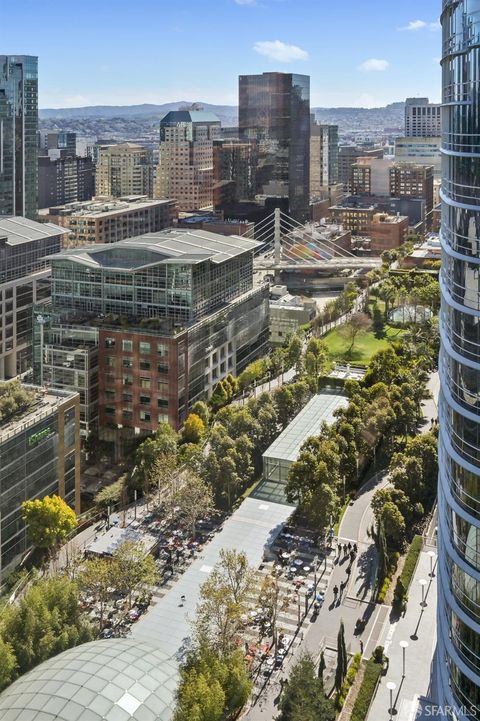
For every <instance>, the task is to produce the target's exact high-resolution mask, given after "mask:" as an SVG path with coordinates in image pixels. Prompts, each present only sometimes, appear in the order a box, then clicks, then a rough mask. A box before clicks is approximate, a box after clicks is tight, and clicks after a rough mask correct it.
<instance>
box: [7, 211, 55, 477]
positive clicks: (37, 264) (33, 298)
mask: <svg viewBox="0 0 480 721" xmlns="http://www.w3.org/2000/svg"><path fill="white" fill-rule="evenodd" d="M65 235H66V231H65V230H64V229H63V228H59V227H58V226H56V225H52V224H51V223H36V222H35V221H34V220H29V219H27V218H0V380H4V379H6V378H13V377H14V376H16V375H18V374H19V373H24V372H25V371H27V370H28V369H29V368H31V365H32V305H33V303H39V302H40V301H42V300H44V299H45V298H49V297H50V267H49V263H48V256H50V255H54V254H55V253H58V252H59V251H60V250H61V248H62V238H63V237H64V236H65ZM0 465H1V463H0Z"/></svg>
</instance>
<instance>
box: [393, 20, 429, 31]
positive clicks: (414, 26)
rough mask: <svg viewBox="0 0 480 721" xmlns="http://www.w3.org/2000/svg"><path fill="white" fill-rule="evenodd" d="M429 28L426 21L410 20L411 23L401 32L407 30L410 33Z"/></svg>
mask: <svg viewBox="0 0 480 721" xmlns="http://www.w3.org/2000/svg"><path fill="white" fill-rule="evenodd" d="M426 27H427V23H426V22H425V20H410V22H409V23H408V24H407V25H405V26H404V27H403V28H398V29H399V30H407V31H409V32H416V31H417V30H423V28H426Z"/></svg>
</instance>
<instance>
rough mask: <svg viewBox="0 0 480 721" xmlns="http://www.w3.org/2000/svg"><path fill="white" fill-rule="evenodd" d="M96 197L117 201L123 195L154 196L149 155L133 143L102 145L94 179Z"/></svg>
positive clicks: (151, 165) (144, 149) (140, 146)
mask: <svg viewBox="0 0 480 721" xmlns="http://www.w3.org/2000/svg"><path fill="white" fill-rule="evenodd" d="M95 193H96V195H104V196H106V197H109V198H119V197H121V196H122V195H147V196H148V197H149V198H151V197H152V195H153V164H152V157H151V153H150V152H149V151H148V150H147V149H146V148H144V147H143V146H142V145H137V144H136V143H118V144H117V145H101V146H100V147H99V148H98V160H97V167H96V177H95Z"/></svg>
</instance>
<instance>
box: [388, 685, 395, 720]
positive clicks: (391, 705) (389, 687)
mask: <svg viewBox="0 0 480 721" xmlns="http://www.w3.org/2000/svg"><path fill="white" fill-rule="evenodd" d="M387 688H388V690H389V691H390V708H389V709H388V713H389V714H390V721H392V719H393V712H394V708H393V692H394V691H395V689H396V688H397V684H396V683H394V681H389V682H388V683H387Z"/></svg>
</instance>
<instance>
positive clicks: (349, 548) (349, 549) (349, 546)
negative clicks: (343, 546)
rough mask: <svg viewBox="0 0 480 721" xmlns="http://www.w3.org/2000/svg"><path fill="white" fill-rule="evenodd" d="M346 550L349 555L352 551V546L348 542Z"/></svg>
mask: <svg viewBox="0 0 480 721" xmlns="http://www.w3.org/2000/svg"><path fill="white" fill-rule="evenodd" d="M347 548H348V552H349V553H350V551H351V550H352V544H351V543H350V541H349V542H348V545H347Z"/></svg>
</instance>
